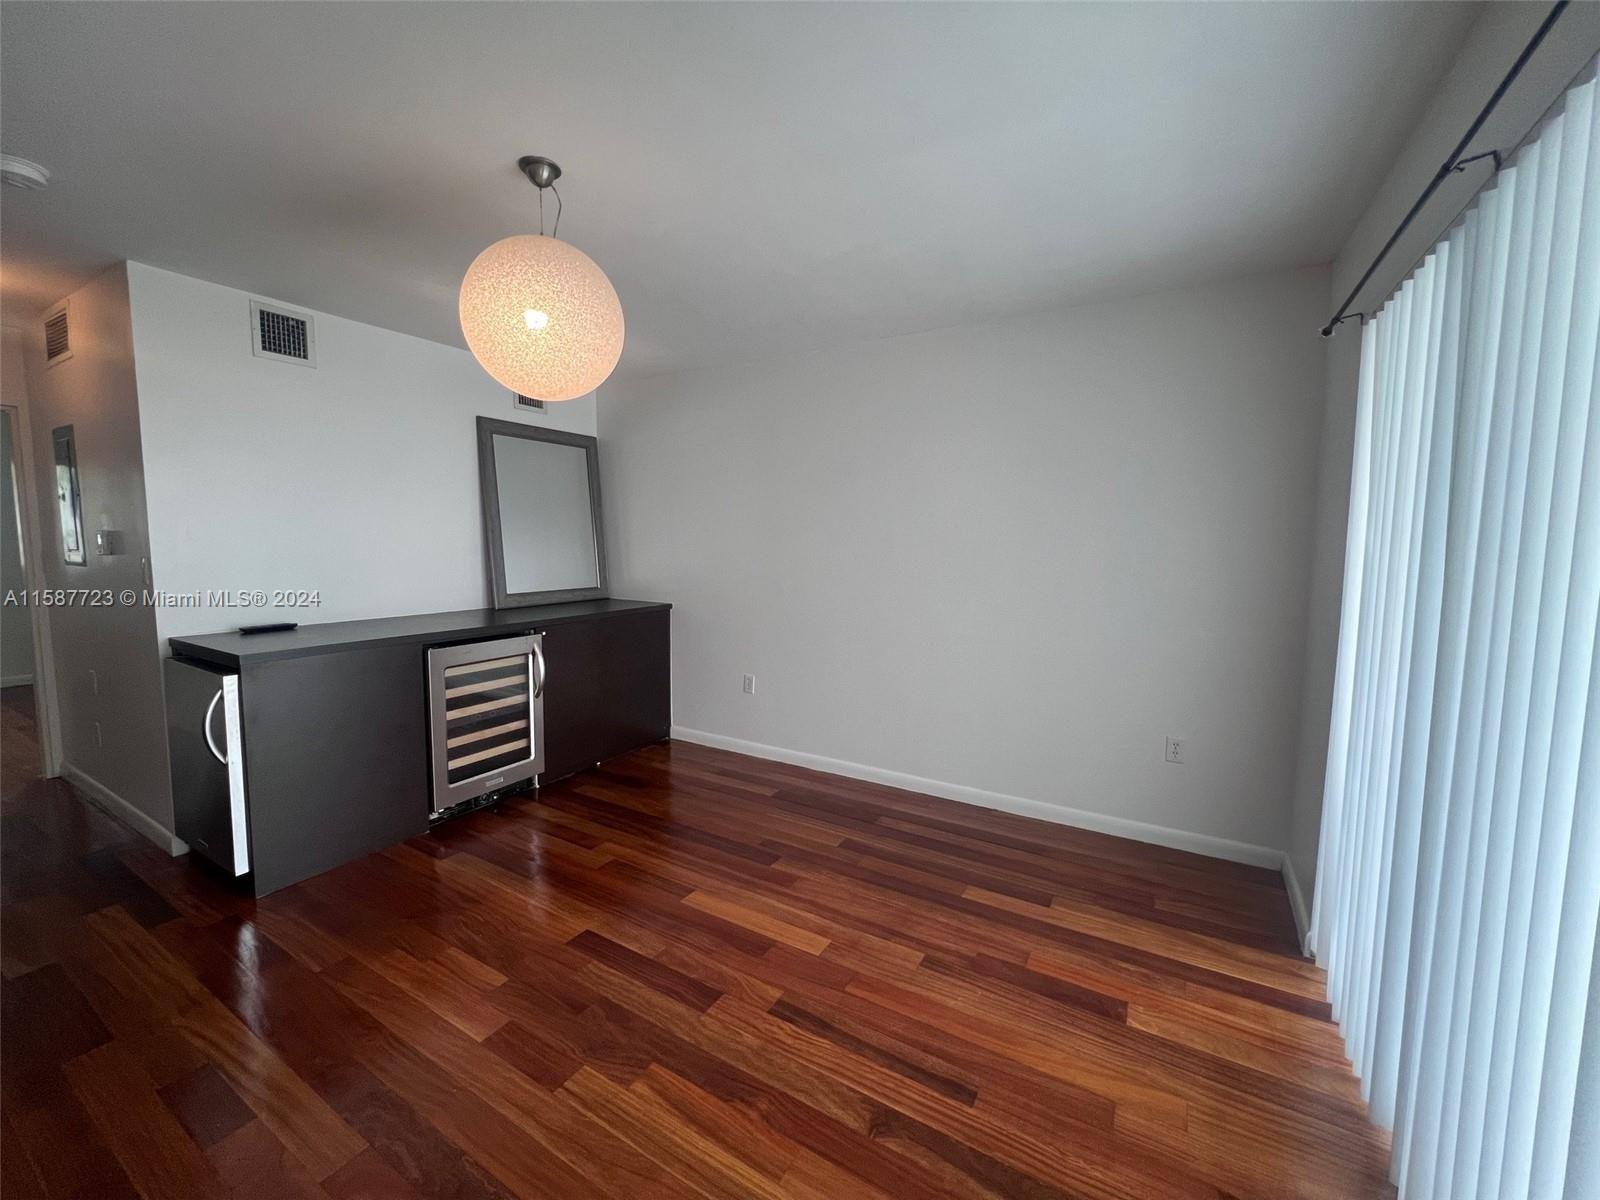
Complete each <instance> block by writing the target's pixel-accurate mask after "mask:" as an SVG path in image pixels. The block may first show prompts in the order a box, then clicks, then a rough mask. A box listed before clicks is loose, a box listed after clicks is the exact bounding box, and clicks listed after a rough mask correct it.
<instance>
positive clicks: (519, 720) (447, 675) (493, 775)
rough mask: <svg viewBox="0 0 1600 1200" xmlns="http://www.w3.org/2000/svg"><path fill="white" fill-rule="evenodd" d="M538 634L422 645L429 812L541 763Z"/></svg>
mask: <svg viewBox="0 0 1600 1200" xmlns="http://www.w3.org/2000/svg"><path fill="white" fill-rule="evenodd" d="M542 642H543V638H542V637H541V635H539V634H536V633H533V634H528V635H526V636H524V637H514V638H496V639H495V640H494V641H492V642H470V643H468V644H467V645H464V646H442V647H438V648H435V649H432V650H429V651H428V718H429V720H428V723H429V729H430V736H431V740H432V749H433V816H434V817H435V818H437V817H439V816H441V815H444V814H446V813H449V812H450V811H452V810H454V809H456V808H458V807H460V806H462V805H470V804H471V803H472V802H473V801H476V800H479V799H480V798H481V797H483V796H486V795H487V794H489V793H490V792H497V791H500V790H501V789H503V788H507V787H510V786H511V785H512V784H514V783H520V782H522V781H523V780H527V779H532V778H533V777H534V776H535V775H537V774H538V773H539V772H540V771H542V770H543V769H544V650H543V645H542Z"/></svg>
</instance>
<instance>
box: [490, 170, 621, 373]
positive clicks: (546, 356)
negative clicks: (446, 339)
mask: <svg viewBox="0 0 1600 1200" xmlns="http://www.w3.org/2000/svg"><path fill="white" fill-rule="evenodd" d="M518 165H519V166H520V167H522V169H523V171H524V173H526V174H527V176H528V178H529V179H530V180H532V181H533V183H534V184H535V186H537V187H538V188H539V189H540V199H541V201H542V200H543V189H545V188H547V187H551V186H552V185H553V184H554V183H555V181H556V179H558V178H559V177H560V175H561V168H560V167H558V166H556V165H555V163H553V162H550V160H549V159H544V158H534V157H531V156H530V157H528V158H524V159H522V160H521V161H520V162H519V163H518ZM556 199H557V203H558V204H559V202H560V196H559V194H558V195H557V197H556ZM542 207H543V206H542V204H541V209H542ZM541 225H542V220H541ZM560 226H561V218H560V213H559V209H558V211H557V216H556V226H555V228H556V229H559V228H560ZM461 332H462V333H463V334H465V335H466V339H467V348H468V349H470V350H471V351H472V356H473V357H474V358H476V359H477V360H478V362H479V364H480V365H481V366H482V367H483V369H484V370H485V371H487V372H489V374H490V375H492V376H493V377H494V378H495V380H497V381H498V382H499V383H501V384H503V385H505V386H506V387H508V388H510V389H511V390H512V391H514V392H516V393H517V394H518V395H522V396H530V397H532V398H533V399H535V400H571V399H574V398H575V397H578V396H586V395H588V394H589V393H590V392H592V391H594V390H595V389H596V388H597V387H599V386H600V385H601V384H602V383H604V382H605V381H606V379H607V378H608V377H609V376H610V375H611V372H612V371H613V370H615V369H616V365H617V360H618V359H619V358H621V357H622V304H621V303H620V302H619V301H618V300H617V291H616V289H615V288H613V287H612V286H611V281H610V280H609V279H607V278H606V275H605V272H604V271H602V270H601V269H600V268H599V267H598V266H596V265H595V262H594V260H593V259H592V258H590V257H589V256H588V255H587V254H585V253H584V252H583V251H581V250H579V249H578V248H577V247H575V246H570V245H568V244H567V243H566V242H563V241H558V240H557V239H556V238H555V237H554V236H550V237H546V236H545V234H544V233H543V231H542V229H541V232H539V233H537V234H519V235H517V236H515V237H508V238H505V239H503V240H501V241H498V242H496V243H495V244H494V245H492V246H490V247H489V248H488V249H487V250H485V251H484V252H483V253H482V254H480V255H478V257H477V258H475V259H474V260H473V262H472V265H471V266H470V267H468V268H467V274H466V278H465V279H463V280H462V281H461Z"/></svg>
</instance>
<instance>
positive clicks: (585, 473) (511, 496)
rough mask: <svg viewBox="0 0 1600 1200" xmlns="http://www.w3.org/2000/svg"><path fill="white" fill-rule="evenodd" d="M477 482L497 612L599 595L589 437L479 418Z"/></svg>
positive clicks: (600, 551)
mask: <svg viewBox="0 0 1600 1200" xmlns="http://www.w3.org/2000/svg"><path fill="white" fill-rule="evenodd" d="M478 484H479V487H480V489H481V491H482V495H483V528H484V534H485V536H486V537H487V539H488V545H487V553H488V559H489V586H490V589H491V592H492V594H493V596H494V606H495V607H496V608H518V607H521V606H522V605H525V604H552V603H555V602H557V601H561V600H596V599H599V598H601V597H603V596H605V594H606V551H605V541H604V537H603V535H602V532H601V526H600V453H599V443H598V442H596V441H595V439H594V438H592V437H585V436H584V435H582V434H578V433H564V432H562V431H560V430H556V429H543V428H538V427H535V426H532V425H519V424H517V423H516V422H515V421H497V420H494V419H493V418H490V417H479V418H478Z"/></svg>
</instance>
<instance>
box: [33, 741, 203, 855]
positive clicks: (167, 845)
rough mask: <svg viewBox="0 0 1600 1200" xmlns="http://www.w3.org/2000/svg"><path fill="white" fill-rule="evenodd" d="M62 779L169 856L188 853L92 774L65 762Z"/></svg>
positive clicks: (143, 814) (165, 831)
mask: <svg viewBox="0 0 1600 1200" xmlns="http://www.w3.org/2000/svg"><path fill="white" fill-rule="evenodd" d="M61 777H62V778H63V779H65V780H66V781H67V782H68V783H70V784H72V785H73V786H74V787H76V788H77V789H78V790H79V791H80V792H82V793H83V794H84V796H85V797H86V798H87V799H89V800H90V801H92V802H93V803H94V805H95V806H96V807H97V808H102V809H104V810H105V811H106V812H108V813H110V814H111V815H112V816H113V817H115V818H116V819H117V820H119V821H121V822H122V823H123V824H124V825H126V826H128V827H129V828H131V829H133V830H135V831H137V832H139V833H142V834H144V836H145V837H147V838H149V839H150V840H151V841H152V842H154V843H155V844H156V845H158V846H160V847H161V848H162V849H163V850H165V851H166V852H167V853H168V854H173V855H177V854H186V853H188V850H189V847H188V844H187V843H185V842H183V841H182V840H180V839H179V838H177V837H175V836H174V835H173V834H172V833H171V832H170V831H168V830H167V829H165V828H163V827H162V826H161V825H160V824H159V823H157V822H156V821H154V820H153V819H151V818H150V817H149V816H147V815H146V814H145V813H142V812H140V811H139V810H138V809H137V808H135V807H134V806H133V805H131V804H129V803H128V802H127V801H126V800H124V799H123V798H122V797H121V796H119V795H117V794H116V793H115V792H113V791H112V790H111V789H110V788H108V787H107V786H106V785H105V784H103V783H101V782H100V781H99V780H98V779H96V778H95V777H94V776H93V775H90V774H88V773H87V772H85V771H81V770H79V769H78V768H77V767H75V766H73V765H72V764H71V763H69V762H64V763H62V764H61Z"/></svg>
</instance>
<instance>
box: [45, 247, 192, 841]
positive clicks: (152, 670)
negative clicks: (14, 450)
mask: <svg viewBox="0 0 1600 1200" xmlns="http://www.w3.org/2000/svg"><path fill="white" fill-rule="evenodd" d="M70 305H71V308H70V329H71V342H72V357H71V358H69V359H66V360H63V361H61V362H58V363H57V364H56V365H54V366H51V367H46V366H45V359H44V336H43V330H42V326H41V325H39V324H38V323H37V322H35V323H34V324H33V326H32V327H31V328H29V329H27V330H25V331H24V332H25V339H26V341H25V347H26V348H25V351H24V354H25V365H26V367H27V384H28V395H27V403H28V406H29V425H30V427H31V428H30V432H31V434H32V437H33V442H34V444H33V462H34V464H35V467H36V469H35V471H34V486H35V488H36V489H37V490H36V499H37V511H38V513H39V514H40V523H41V526H42V530H41V532H42V534H43V539H44V554H43V556H42V563H41V565H42V568H43V576H44V586H45V587H48V588H59V589H86V590H88V591H91V592H96V593H102V592H104V593H110V594H111V595H113V596H115V595H118V594H120V593H121V592H122V591H124V590H126V589H133V590H134V591H135V592H138V591H139V590H141V589H142V588H143V586H144V580H143V576H144V569H143V558H144V556H145V555H147V554H148V553H149V549H148V548H149V531H148V526H147V524H146V520H145V492H144V476H143V473H142V471H141V470H140V463H141V449H140V428H139V403H138V394H137V390H136V387H135V384H134V369H133V331H132V328H131V325H130V322H129V312H128V277H127V273H126V272H125V271H124V269H123V268H122V267H121V266H118V267H114V268H112V269H111V270H109V271H107V272H105V273H104V274H103V275H101V276H99V277H98V278H96V279H94V280H93V281H91V282H90V283H88V284H86V285H84V286H83V287H82V288H80V289H79V290H78V291H76V292H74V293H73V294H72V296H71V297H70ZM69 424H70V425H71V426H72V427H73V434H74V437H75V439H76V445H77V458H78V477H79V485H80V489H81V491H82V498H83V526H84V538H85V541H86V542H87V544H88V554H87V560H88V561H87V563H86V564H85V565H84V566H68V565H67V564H66V563H65V562H64V561H63V559H62V554H61V531H60V522H59V520H58V519H57V507H56V502H55V494H54V480H55V474H54V470H53V469H52V467H51V464H53V463H54V461H55V456H54V454H53V453H52V444H51V431H52V430H53V429H55V428H56V427H57V426H61V425H69ZM103 529H105V530H117V531H119V532H120V533H121V534H122V547H121V548H122V553H120V554H116V555H110V556H101V555H98V554H96V553H95V533H96V532H97V531H99V530H103ZM49 624H50V636H51V642H52V645H53V658H54V667H55V674H56V685H57V696H58V703H59V706H60V732H61V754H62V760H63V763H62V769H63V773H64V774H66V775H68V777H70V778H72V779H74V780H75V781H76V782H78V783H80V784H81V785H82V786H83V787H84V788H85V789H86V790H87V791H89V792H90V793H92V794H93V795H95V796H97V797H99V798H101V799H102V800H105V799H108V798H109V799H111V800H113V801H114V802H120V803H119V805H118V806H119V807H123V806H125V807H124V812H125V815H127V816H128V817H129V819H130V820H132V821H133V822H134V823H135V824H136V825H138V826H139V827H140V828H142V829H144V830H145V831H146V832H147V833H155V832H157V827H160V828H164V829H170V828H171V827H172V801H171V794H170V789H169V787H168V781H167V742H166V722H165V719H164V717H163V715H162V708H161V664H160V661H159V659H158V657H157V656H156V654H155V653H154V649H153V648H154V646H155V640H156V628H155V618H154V614H153V613H152V612H151V611H150V610H149V609H148V608H145V607H143V606H142V605H139V604H131V605H129V604H123V603H120V602H118V603H115V604H112V605H110V606H95V607H89V606H84V605H78V604H67V605H57V606H52V607H51V608H50V609H49ZM97 730H98V731H97Z"/></svg>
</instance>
